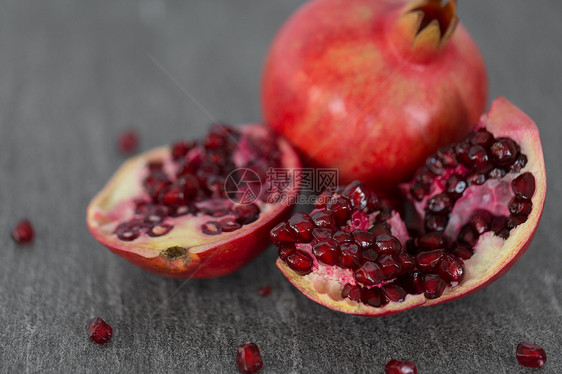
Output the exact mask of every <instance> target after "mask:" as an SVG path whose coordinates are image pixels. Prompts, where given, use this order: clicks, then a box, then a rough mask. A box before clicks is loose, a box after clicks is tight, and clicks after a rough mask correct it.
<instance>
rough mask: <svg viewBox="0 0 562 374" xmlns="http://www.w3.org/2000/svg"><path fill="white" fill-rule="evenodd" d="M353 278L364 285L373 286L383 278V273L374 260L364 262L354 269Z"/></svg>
mask: <svg viewBox="0 0 562 374" xmlns="http://www.w3.org/2000/svg"><path fill="white" fill-rule="evenodd" d="M354 276H355V279H356V280H357V281H358V282H359V283H361V284H363V285H365V286H374V285H375V284H379V283H380V282H382V281H383V280H384V273H383V272H382V269H381V267H380V266H379V265H377V264H375V263H374V262H370V261H368V262H365V263H364V264H363V266H361V267H360V268H359V269H357V270H355V273H354Z"/></svg>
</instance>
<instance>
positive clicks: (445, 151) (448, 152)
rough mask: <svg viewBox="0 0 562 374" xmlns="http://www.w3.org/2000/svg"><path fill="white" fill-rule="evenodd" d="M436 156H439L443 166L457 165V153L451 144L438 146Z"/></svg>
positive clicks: (451, 166) (452, 166)
mask: <svg viewBox="0 0 562 374" xmlns="http://www.w3.org/2000/svg"><path fill="white" fill-rule="evenodd" d="M437 156H439V159H441V162H442V163H443V166H445V167H448V168H454V167H455V166H457V165H458V161H457V155H456V153H455V148H454V147H453V146H446V147H441V148H439V150H438V151H437Z"/></svg>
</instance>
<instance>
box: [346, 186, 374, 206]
mask: <svg viewBox="0 0 562 374" xmlns="http://www.w3.org/2000/svg"><path fill="white" fill-rule="evenodd" d="M370 194H371V192H370V191H369V190H368V189H367V187H365V185H364V184H363V183H361V182H359V181H353V182H351V183H350V184H349V185H348V186H347V187H345V188H344V190H343V192H342V196H343V197H346V198H347V199H349V201H350V202H351V207H352V208H353V209H355V210H363V209H365V208H366V207H367V203H368V202H369V198H370Z"/></svg>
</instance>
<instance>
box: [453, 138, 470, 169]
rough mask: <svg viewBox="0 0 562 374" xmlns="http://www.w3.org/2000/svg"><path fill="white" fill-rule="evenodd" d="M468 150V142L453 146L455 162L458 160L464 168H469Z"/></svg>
mask: <svg viewBox="0 0 562 374" xmlns="http://www.w3.org/2000/svg"><path fill="white" fill-rule="evenodd" d="M469 150H470V143H469V142H468V141H466V140H465V141H463V142H460V143H458V144H456V145H455V153H456V154H457V160H459V161H460V162H461V163H462V164H464V165H465V166H471V164H472V163H471V162H470V158H469V157H468V151H469Z"/></svg>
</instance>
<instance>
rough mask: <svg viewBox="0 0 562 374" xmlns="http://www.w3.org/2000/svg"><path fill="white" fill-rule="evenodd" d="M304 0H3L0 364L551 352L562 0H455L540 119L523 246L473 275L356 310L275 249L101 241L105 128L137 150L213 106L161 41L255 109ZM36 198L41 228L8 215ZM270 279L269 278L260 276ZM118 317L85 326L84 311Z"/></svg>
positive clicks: (232, 112) (288, 367)
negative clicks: (406, 302) (281, 268)
mask: <svg viewBox="0 0 562 374" xmlns="http://www.w3.org/2000/svg"><path fill="white" fill-rule="evenodd" d="M300 3H302V1H297V0H284V1H281V0H278V1H267V2H266V1H261V0H237V1H228V0H222V1H219V0H213V1H210V0H206V1H205V0H197V1H189V2H188V1H182V2H180V1H161V0H152V1H151V0H138V1H113V0H100V1H87V2H86V1H84V2H78V1H63V0H59V1H49V2H47V1H16V0H12V1H2V2H1V4H0V51H1V53H0V166H1V170H2V173H1V174H0V232H1V233H3V234H2V235H3V238H4V239H3V241H4V245H3V246H2V249H1V252H2V255H1V257H2V260H1V261H0V372H77V371H91V372H111V371H122V372H138V371H178V372H234V371H235V370H236V367H235V363H234V355H235V350H236V347H237V346H238V344H240V343H242V342H244V341H247V340H252V341H255V342H257V343H258V344H259V346H260V347H261V349H262V352H263V356H264V361H265V367H264V370H263V372H264V373H273V372H312V371H318V372H320V371H321V372H338V373H339V372H367V371H369V372H382V368H383V366H384V364H385V363H386V362H387V361H388V360H389V359H390V358H391V357H399V358H404V359H411V360H413V361H415V362H416V363H417V364H418V367H419V369H420V372H421V373H476V372H477V373H530V372H531V370H527V369H525V368H522V367H520V366H518V364H517V362H516V360H515V356H514V351H515V346H516V344H517V343H518V342H519V341H520V340H522V339H529V340H533V341H537V342H538V343H540V344H542V345H543V346H544V348H545V349H546V351H547V353H548V355H549V356H548V362H547V364H546V366H545V367H544V368H543V369H542V371H541V372H542V373H560V372H562V357H561V355H560V352H562V339H561V338H560V336H561V333H562V323H561V321H562V306H561V303H562V301H561V299H562V276H561V273H560V269H561V268H562V259H561V258H562V256H560V232H561V230H560V228H561V227H562V214H561V213H560V212H561V211H562V200H561V196H562V193H561V192H562V191H561V189H562V173H561V172H560V161H559V160H561V159H562V147H561V146H560V145H561V144H562V133H561V130H560V117H561V116H562V94H561V92H562V88H561V87H560V83H561V77H562V49H561V47H560V45H561V44H560V40H561V39H562V23H561V22H560V17H561V16H562V3H561V2H560V1H556V0H541V1H528V0H495V1H488V0H470V1H461V4H460V7H461V18H462V20H463V22H464V23H465V25H466V26H467V28H468V29H469V30H470V32H471V33H472V34H473V35H474V37H475V39H476V41H477V42H478V43H479V44H480V46H481V48H482V51H483V53H484V56H485V59H486V61H487V64H488V67H489V72H490V77H491V94H492V95H491V96H492V97H495V96H497V95H498V94H501V95H504V96H506V97H507V98H509V99H510V100H512V101H513V102H514V103H515V104H517V105H518V106H520V107H521V108H522V109H523V110H524V111H526V112H527V113H529V114H530V115H531V117H533V118H534V119H535V120H536V121H537V123H538V125H539V127H540V130H541V134H542V139H543V146H544V149H545V158H546V163H547V172H548V178H549V193H548V205H547V206H546V208H545V211H544V216H543V222H542V224H541V226H540V227H539V229H538V232H537V236H536V239H535V241H534V242H533V244H532V246H531V247H530V249H529V251H528V253H527V254H526V255H525V256H524V257H523V258H522V259H521V261H520V262H519V263H518V264H517V265H515V266H514V267H513V269H512V270H511V271H510V272H509V273H508V274H506V275H505V276H504V277H503V278H501V279H500V280H498V281H497V282H495V283H494V284H493V285H491V286H490V287H488V288H486V289H485V290H483V291H481V292H479V293H476V294H474V295H471V296H469V297H466V298H464V299H462V300H458V301H455V302H452V303H449V304H446V305H440V306H437V307H432V308H427V309H422V310H413V311H410V312H407V313H404V314H400V315H396V316H393V317H387V318H380V319H366V318H359V317H351V316H347V315H343V314H338V313H336V312H332V311H330V310H328V309H326V308H324V307H321V306H320V305H316V304H315V303H313V302H311V301H309V300H308V299H307V298H305V297H304V296H302V295H301V294H300V293H299V292H298V291H296V290H295V289H294V288H292V287H291V286H290V285H289V284H288V282H286V281H285V280H284V278H283V277H282V275H281V274H280V273H279V272H278V271H277V270H276V268H275V267H274V265H273V262H274V258H275V254H274V251H273V250H271V251H268V252H267V253H266V254H264V255H263V256H261V257H260V258H259V259H258V260H257V261H255V262H254V263H252V264H251V265H249V266H248V267H246V268H244V269H243V270H242V271H240V272H238V273H236V274H234V275H232V276H229V277H226V278H223V279H211V280H190V281H182V280H172V279H164V278H161V277H158V276H155V275H152V274H149V273H147V272H145V271H142V270H140V269H138V268H136V267H135V266H133V265H131V264H129V263H127V262H126V261H125V260H122V259H121V258H118V257H116V256H115V255H113V254H111V253H110V252H109V251H108V250H106V249H105V248H104V247H102V246H101V245H100V244H98V243H97V242H96V241H95V240H94V239H93V238H92V237H91V236H90V235H89V234H88V231H87V229H86V225H85V222H84V216H85V208H86V205H87V203H88V201H89V199H90V198H91V197H92V196H93V195H94V194H95V192H96V191H98V190H99V189H100V188H101V187H102V185H103V184H104V183H105V181H106V180H107V179H108V178H109V176H110V175H111V174H112V172H113V171H114V170H115V169H116V168H117V167H118V166H119V164H120V163H121V162H122V161H123V158H122V157H121V156H119V155H118V154H117V152H116V150H115V147H114V140H115V137H116V135H117V134H118V133H119V132H120V131H121V130H122V129H125V128H129V127H132V128H136V129H138V131H139V132H140V135H141V136H142V146H141V148H142V150H146V149H149V148H151V147H153V146H156V145H160V144H165V143H169V142H171V141H172V140H173V139H175V138H178V137H193V136H199V135H201V134H203V133H204V131H205V126H206V124H207V123H208V122H209V119H208V117H207V115H206V114H205V113H204V112H203V111H202V110H200V108H198V107H197V105H195V104H194V103H193V102H192V101H191V100H190V99H189V98H187V97H186V95H184V94H183V93H182V92H181V90H180V89H179V88H178V87H177V86H176V85H175V84H174V83H173V82H172V81H171V80H170V79H169V78H168V77H167V76H166V75H165V74H164V73H163V72H162V71H161V70H160V69H159V68H158V67H157V66H156V65H155V64H154V63H153V61H151V58H150V56H151V55H152V56H154V57H155V58H156V59H157V60H158V61H160V62H161V63H162V64H163V65H164V66H166V67H167V68H168V69H169V71H170V72H172V74H173V75H175V77H177V79H178V80H179V81H180V82H181V83H182V84H183V85H184V86H185V87H187V88H188V89H189V90H190V91H191V92H192V93H193V95H194V96H195V97H197V99H198V100H199V101H200V102H201V103H202V104H203V105H204V106H205V107H206V108H208V110H209V111H210V112H211V113H212V114H213V115H214V116H216V117H217V118H220V119H223V120H227V121H231V122H233V123H240V122H246V121H256V120H259V119H260V108H259V100H258V96H259V79H260V75H259V72H260V70H261V65H262V60H263V57H264V54H265V52H266V49H267V45H268V43H269V42H270V40H271V38H272V37H273V35H274V32H275V30H276V29H277V28H278V27H279V26H280V25H281V23H282V22H283V20H285V19H286V18H287V17H288V16H289V14H290V13H291V12H292V11H293V10H294V9H295V8H296V7H297V6H298V5H299V4H300ZM22 216H28V217H31V219H32V220H33V222H34V223H35V226H36V228H37V240H36V243H35V244H34V245H33V246H31V247H28V248H18V247H16V246H15V245H14V244H13V243H12V241H11V240H10V239H9V231H10V229H11V227H12V225H13V224H14V223H15V222H16V220H17V219H18V218H19V217H22ZM265 284H270V285H271V286H272V288H273V292H272V294H271V296H270V297H269V298H266V299H263V298H260V297H259V296H257V295H256V289H257V288H258V287H260V286H262V285H265ZM94 315H99V316H101V317H103V318H104V319H106V320H107V321H108V322H109V323H110V324H111V325H112V326H113V327H114V329H115V332H116V334H115V336H114V338H113V340H112V342H111V343H110V344H108V345H107V346H103V347H100V346H97V345H94V344H91V343H90V342H89V340H88V339H87V337H86V336H85V334H84V332H83V323H84V321H85V320H86V319H87V318H89V317H91V316H94Z"/></svg>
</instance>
